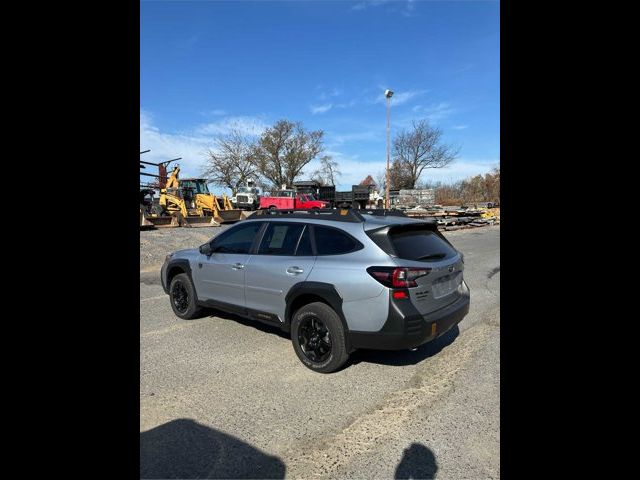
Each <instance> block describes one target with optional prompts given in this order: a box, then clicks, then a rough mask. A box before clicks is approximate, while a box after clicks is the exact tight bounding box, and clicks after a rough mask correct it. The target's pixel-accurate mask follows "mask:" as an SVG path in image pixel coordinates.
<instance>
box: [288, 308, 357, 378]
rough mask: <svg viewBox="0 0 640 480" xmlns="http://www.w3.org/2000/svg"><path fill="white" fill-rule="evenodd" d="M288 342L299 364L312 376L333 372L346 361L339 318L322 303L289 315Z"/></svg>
mask: <svg viewBox="0 0 640 480" xmlns="http://www.w3.org/2000/svg"><path fill="white" fill-rule="evenodd" d="M291 342H292V343H293V350H294V351H295V352H296V355H298V358H299V359H300V361H301V362H302V363H303V364H304V365H305V366H306V367H307V368H309V369H311V370H313V371H314V372H319V373H331V372H335V371H336V370H338V369H339V368H340V367H342V366H343V365H344V364H345V363H346V361H347V360H348V359H349V354H348V353H347V348H346V341H345V332H344V328H343V326H342V322H341V321H340V317H339V316H338V314H337V313H336V312H335V311H334V310H333V309H332V308H331V307H330V306H328V305H326V304H324V303H322V302H314V303H310V304H308V305H305V306H304V307H302V308H300V309H299V310H298V311H297V312H296V313H295V314H294V315H293V318H292V320H291Z"/></svg>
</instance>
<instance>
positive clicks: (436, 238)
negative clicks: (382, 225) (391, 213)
mask: <svg viewBox="0 0 640 480" xmlns="http://www.w3.org/2000/svg"><path fill="white" fill-rule="evenodd" d="M389 239H390V240H391V244H392V245H393V248H394V250H395V251H396V254H397V256H398V257H399V258H403V259H405V260H425V261H427V260H433V261H436V260H443V259H446V258H451V257H453V256H455V255H456V253H457V252H456V251H455V249H454V248H453V247H452V246H451V245H449V244H448V243H447V242H446V240H444V239H443V238H441V237H440V235H438V233H437V232H434V231H433V230H430V229H396V230H394V229H391V230H390V232H389Z"/></svg>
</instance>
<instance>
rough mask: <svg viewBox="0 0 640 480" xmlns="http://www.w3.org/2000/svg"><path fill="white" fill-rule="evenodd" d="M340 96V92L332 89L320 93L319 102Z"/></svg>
mask: <svg viewBox="0 0 640 480" xmlns="http://www.w3.org/2000/svg"><path fill="white" fill-rule="evenodd" d="M341 94H342V90H339V89H337V88H335V87H334V88H332V89H331V90H329V91H327V92H322V93H321V94H320V100H328V99H329V98H333V97H337V96H339V95H341Z"/></svg>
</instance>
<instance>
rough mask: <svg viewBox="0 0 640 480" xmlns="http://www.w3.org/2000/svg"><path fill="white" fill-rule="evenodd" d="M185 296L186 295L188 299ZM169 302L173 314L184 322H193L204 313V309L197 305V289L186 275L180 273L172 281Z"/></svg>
mask: <svg viewBox="0 0 640 480" xmlns="http://www.w3.org/2000/svg"><path fill="white" fill-rule="evenodd" d="M183 295H186V299H184V297H183ZM169 300H170V302H171V308H172V309H173V313H175V314H176V316H177V317H180V318H182V319H184V320H191V319H192V318H196V317H197V316H199V315H200V314H201V313H202V308H201V307H199V306H198V305H196V291H195V288H193V284H192V283H191V279H190V278H189V275H187V274H186V273H179V274H178V275H176V276H175V277H173V278H172V279H171V285H169Z"/></svg>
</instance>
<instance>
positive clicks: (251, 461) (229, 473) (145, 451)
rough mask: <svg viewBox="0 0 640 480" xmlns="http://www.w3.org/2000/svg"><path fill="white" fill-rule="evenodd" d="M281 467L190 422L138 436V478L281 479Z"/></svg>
mask: <svg viewBox="0 0 640 480" xmlns="http://www.w3.org/2000/svg"><path fill="white" fill-rule="evenodd" d="M285 471H286V466H285V464H284V463H283V462H282V461H281V460H280V459H279V458H278V457H274V456H271V455H267V454H265V453H263V452H261V451H260V450H258V449H257V448H254V447H252V446H251V445H249V444H247V443H245V442H243V441H242V440H239V439H237V438H234V437H232V436H230V435H227V434H225V433H222V432H219V431H218V430H214V429H213V428H209V427H206V426H204V425H200V424H199V423H196V422H194V421H193V420H188V419H179V420H173V421H171V422H169V423H165V424H164V425H160V426H159V427H156V428H152V429H151V430H148V431H146V432H141V433H140V478H284V476H285Z"/></svg>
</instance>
